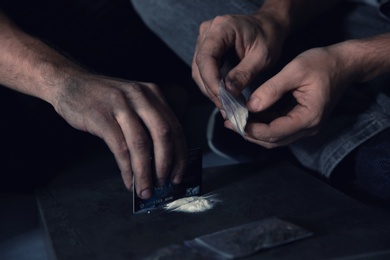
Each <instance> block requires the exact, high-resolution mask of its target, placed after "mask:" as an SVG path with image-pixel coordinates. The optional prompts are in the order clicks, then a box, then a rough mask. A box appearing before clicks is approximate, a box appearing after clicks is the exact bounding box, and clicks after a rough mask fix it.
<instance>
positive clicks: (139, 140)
mask: <svg viewBox="0 0 390 260" xmlns="http://www.w3.org/2000/svg"><path fill="white" fill-rule="evenodd" d="M130 145H131V147H132V148H133V149H135V150H141V151H144V150H146V149H149V147H150V140H149V138H147V137H146V136H144V135H136V136H134V137H133V139H132V141H131V142H130Z"/></svg>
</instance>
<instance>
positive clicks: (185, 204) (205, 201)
mask: <svg viewBox="0 0 390 260" xmlns="http://www.w3.org/2000/svg"><path fill="white" fill-rule="evenodd" d="M217 202H220V200H218V199H217V198H216V196H215V195H205V196H193V197H186V198H181V199H178V200H175V201H173V202H171V203H168V204H167V205H165V206H164V209H166V210H169V211H180V212H187V213H198V212H203V211H206V210H209V209H212V208H213V207H214V205H215V204H216V203H217Z"/></svg>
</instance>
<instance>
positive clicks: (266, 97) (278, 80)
mask: <svg viewBox="0 0 390 260" xmlns="http://www.w3.org/2000/svg"><path fill="white" fill-rule="evenodd" d="M282 72H283V71H282ZM282 72H280V73H279V74H277V75H275V76H274V77H272V78H271V79H269V80H267V81H266V82H265V83H263V84H262V85H260V87H258V88H257V89H256V90H255V91H254V92H253V93H252V95H251V96H250V98H249V100H248V102H247V107H248V109H249V111H250V112H253V113H256V112H260V111H263V110H266V109H268V108H270V107H271V106H272V105H273V104H275V103H276V102H277V101H278V100H279V99H280V98H282V97H283V96H284V94H286V93H287V92H289V91H291V90H292V89H294V88H295V87H296V84H294V81H293V80H291V78H290V80H289V79H286V78H285V77H283V74H281V73H282Z"/></svg>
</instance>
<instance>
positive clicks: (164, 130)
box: [156, 122, 172, 141]
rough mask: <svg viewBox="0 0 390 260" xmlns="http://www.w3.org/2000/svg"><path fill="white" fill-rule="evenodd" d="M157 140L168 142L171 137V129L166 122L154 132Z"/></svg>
mask: <svg viewBox="0 0 390 260" xmlns="http://www.w3.org/2000/svg"><path fill="white" fill-rule="evenodd" d="M156 135H157V138H158V139H160V140H163V141H170V140H171V135H172V129H171V127H170V126H169V124H168V123H167V122H164V123H162V124H160V126H159V127H158V128H157V130H156Z"/></svg>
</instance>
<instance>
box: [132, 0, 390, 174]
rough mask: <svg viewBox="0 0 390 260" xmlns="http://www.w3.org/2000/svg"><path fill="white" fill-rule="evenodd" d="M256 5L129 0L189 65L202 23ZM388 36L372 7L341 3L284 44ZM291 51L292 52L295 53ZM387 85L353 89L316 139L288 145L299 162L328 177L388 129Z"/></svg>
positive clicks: (246, 1)
mask: <svg viewBox="0 0 390 260" xmlns="http://www.w3.org/2000/svg"><path fill="white" fill-rule="evenodd" d="M261 3H262V1H261V0H241V1H228V0H213V1H207V0H204V1H202V0H193V1H177V0H132V4H133V6H134V8H135V9H136V11H137V12H138V13H139V14H140V16H141V17H142V19H143V20H144V22H145V23H146V25H147V26H148V27H149V28H150V29H151V30H152V31H154V32H155V33H156V34H157V35H158V36H159V37H160V38H161V39H162V40H163V41H164V42H165V43H166V44H167V45H168V46H169V47H170V48H171V49H172V50H173V51H174V52H176V54H178V55H179V56H180V57H181V58H182V59H183V60H184V61H185V62H186V63H187V64H188V65H190V64H191V62H192V57H193V54H194V48H195V44H196V38H197V35H198V30H199V25H200V24H201V22H203V21H206V20H209V19H212V18H214V17H215V16H217V15H223V14H248V13H253V12H255V11H256V10H258V8H259V7H260V6H261ZM389 31H390V22H389V21H388V20H386V19H384V18H383V17H381V16H380V15H379V12H378V10H377V8H376V7H374V6H372V5H365V4H362V3H352V2H343V3H342V4H341V5H340V6H338V7H337V8H334V9H333V10H331V11H330V12H328V13H327V14H325V15H323V16H321V17H319V18H318V19H317V20H315V21H313V22H312V23H311V24H310V25H308V26H307V27H306V28H305V29H304V30H303V31H301V32H300V33H297V34H296V35H293V36H292V37H291V38H292V39H290V40H289V41H291V42H292V43H293V44H292V45H291V46H295V44H297V43H298V45H301V46H298V48H297V50H299V51H303V50H305V49H307V48H312V47H317V46H324V45H328V44H332V43H336V42H339V41H342V40H347V39H352V38H363V37H369V36H372V35H376V34H380V33H385V32H389ZM286 46H290V45H287V44H286ZM286 48H287V47H286ZM293 49H294V48H291V51H292V52H293V51H297V50H293ZM260 83H261V82H260ZM258 84H259V83H258ZM388 85H390V77H389V76H383V77H378V78H376V79H374V80H371V81H370V82H367V83H364V84H357V85H356V86H352V87H351V88H350V90H349V91H348V92H347V93H346V95H345V96H344V97H343V99H341V101H340V103H339V105H338V106H337V107H336V109H335V110H334V112H333V114H332V116H331V117H330V118H329V119H328V120H327V121H326V122H325V124H324V125H323V127H322V129H321V130H320V132H319V133H318V134H317V135H315V136H312V137H307V138H304V139H301V140H299V141H296V142H295V143H293V144H291V145H289V148H290V150H291V151H292V153H293V154H294V155H295V157H296V158H297V159H298V160H299V162H300V163H301V164H302V165H304V166H305V167H307V168H309V169H311V170H313V171H315V172H317V173H319V174H321V175H323V176H325V177H329V176H330V175H331V173H332V170H333V169H334V168H335V167H336V166H337V165H338V164H339V163H340V161H341V160H343V158H345V157H346V156H347V155H348V154H349V153H351V152H352V151H353V150H354V149H355V148H357V147H358V146H359V145H360V144H362V143H363V142H365V141H366V140H368V139H370V138H371V137H372V136H374V135H376V134H377V133H379V132H381V131H382V130H384V129H386V128H388V127H390V98H389V96H388V94H386V93H384V89H385V88H388ZM257 86H258V85H257ZM237 138H239V137H237Z"/></svg>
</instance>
